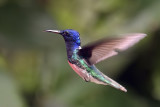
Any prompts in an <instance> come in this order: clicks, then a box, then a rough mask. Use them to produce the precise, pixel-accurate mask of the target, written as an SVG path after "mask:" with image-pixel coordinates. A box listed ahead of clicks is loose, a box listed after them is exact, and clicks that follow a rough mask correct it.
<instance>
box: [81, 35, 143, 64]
mask: <svg viewBox="0 0 160 107" xmlns="http://www.w3.org/2000/svg"><path fill="white" fill-rule="evenodd" d="M145 36H146V34H143V33H133V34H125V35H122V37H121V38H114V39H103V40H100V41H97V42H95V43H93V44H89V45H86V46H84V47H83V48H82V49H80V51H79V55H80V56H82V57H84V58H85V59H86V61H88V63H89V64H91V65H92V64H96V63H98V62H100V61H102V60H104V59H106V58H109V57H111V56H114V55H117V54H118V51H124V50H126V49H128V48H129V47H131V46H133V45H134V44H135V43H137V42H138V41H139V40H141V39H143V38H144V37H145Z"/></svg>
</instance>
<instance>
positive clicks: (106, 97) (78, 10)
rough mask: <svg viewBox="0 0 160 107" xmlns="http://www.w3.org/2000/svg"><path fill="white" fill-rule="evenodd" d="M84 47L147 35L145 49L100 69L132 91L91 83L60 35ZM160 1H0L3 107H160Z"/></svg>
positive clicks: (140, 47)
mask: <svg viewBox="0 0 160 107" xmlns="http://www.w3.org/2000/svg"><path fill="white" fill-rule="evenodd" d="M46 29H75V30H77V31H79V32H80V34H81V40H82V45H84V44H86V43H88V42H91V41H94V40H97V39H100V38H103V37H107V36H108V37H109V36H111V35H117V34H123V33H131V32H143V33H146V34H148V36H147V37H146V38H145V39H143V40H142V41H141V42H140V43H138V44H137V45H135V46H134V47H132V48H130V49H129V50H127V51H125V52H122V53H121V54H119V55H118V56H115V57H113V58H109V59H108V60H106V61H103V62H101V63H99V64H97V65H96V66H97V67H98V68H99V69H100V70H101V71H102V72H103V73H105V74H107V75H108V76H110V77H111V78H113V79H114V80H116V81H117V82H119V83H120V84H122V85H123V86H125V87H126V88H127V89H128V92H127V93H124V92H121V91H119V90H116V89H114V88H112V87H109V86H103V85H97V84H94V83H86V82H84V81H83V80H82V79H81V78H80V77H79V76H78V75H77V74H76V73H75V72H74V71H73V70H72V69H71V68H70V67H69V65H68V63H67V57H66V49H65V44H64V40H63V39H62V37H61V36H59V35H55V34H51V33H46V32H43V30H46ZM159 46H160V0H0V107H160V47H159Z"/></svg>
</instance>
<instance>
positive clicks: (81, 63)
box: [46, 29, 146, 92]
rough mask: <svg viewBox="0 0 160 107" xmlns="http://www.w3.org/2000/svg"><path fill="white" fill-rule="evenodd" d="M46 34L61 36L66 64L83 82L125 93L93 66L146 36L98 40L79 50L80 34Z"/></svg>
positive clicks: (126, 36)
mask: <svg viewBox="0 0 160 107" xmlns="http://www.w3.org/2000/svg"><path fill="white" fill-rule="evenodd" d="M46 32H52V33H57V34H60V35H62V36H63V38H64V40H65V44H66V49H67V57H68V63H69V65H70V66H71V67H72V69H73V70H74V71H75V72H76V73H77V74H78V75H79V76H80V77H81V78H83V79H84V80H85V81H87V82H88V81H90V82H94V83H97V84H103V85H110V86H112V87H114V88H117V89H120V90H122V91H124V92H127V90H126V89H125V88H124V87H123V86H121V85H120V84H118V83H117V82H115V81H114V80H112V79H111V78H109V77H108V76H106V75H104V74H103V73H102V72H100V71H99V70H98V69H97V68H96V67H95V65H94V64H96V63H98V62H100V61H102V60H104V59H107V58H109V57H111V56H114V55H117V54H118V52H119V51H123V50H126V49H127V48H129V47H131V46H132V45H134V44H135V43H137V42H138V41H139V40H141V39H142V38H144V37H145V36H146V34H143V33H132V34H124V35H122V37H120V38H112V39H103V40H99V41H96V42H95V43H92V44H89V45H86V46H84V47H82V48H81V41H80V34H79V33H78V32H77V31H75V30H72V29H67V30H46Z"/></svg>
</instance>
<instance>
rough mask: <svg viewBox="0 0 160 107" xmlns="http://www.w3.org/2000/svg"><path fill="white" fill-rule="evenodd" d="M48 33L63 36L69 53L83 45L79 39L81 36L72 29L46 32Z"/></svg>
mask: <svg viewBox="0 0 160 107" xmlns="http://www.w3.org/2000/svg"><path fill="white" fill-rule="evenodd" d="M46 32H52V33H57V34H60V35H62V36H63V38H64V40H65V43H66V48H67V52H68V53H70V52H72V51H74V50H75V49H78V48H79V46H80V45H81V41H80V37H79V36H80V34H79V33H78V32H77V31H75V30H72V29H66V30H46Z"/></svg>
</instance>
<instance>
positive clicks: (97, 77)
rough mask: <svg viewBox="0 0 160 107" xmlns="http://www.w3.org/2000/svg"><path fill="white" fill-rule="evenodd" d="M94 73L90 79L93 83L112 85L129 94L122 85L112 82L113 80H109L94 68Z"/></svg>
mask: <svg viewBox="0 0 160 107" xmlns="http://www.w3.org/2000/svg"><path fill="white" fill-rule="evenodd" d="M94 71H95V72H94V73H91V75H92V76H91V77H90V81H91V82H94V83H97V84H103V85H110V86H112V87H114V88H117V89H119V90H121V91H124V92H127V90H126V89H125V88H124V87H123V86H122V85H120V84H119V83H117V82H116V81H114V80H112V79H111V78H109V77H108V76H106V75H105V74H103V73H102V72H100V71H99V70H98V69H97V68H96V67H95V68H94Z"/></svg>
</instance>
